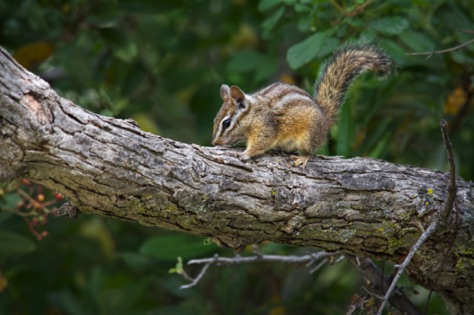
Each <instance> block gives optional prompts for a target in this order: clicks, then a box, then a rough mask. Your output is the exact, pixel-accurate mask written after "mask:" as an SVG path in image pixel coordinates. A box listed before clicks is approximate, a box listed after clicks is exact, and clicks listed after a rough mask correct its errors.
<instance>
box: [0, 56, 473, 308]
mask: <svg viewBox="0 0 474 315" xmlns="http://www.w3.org/2000/svg"><path fill="white" fill-rule="evenodd" d="M0 152H1V154H0V182H5V181H7V180H11V179H14V178H17V177H20V176H22V177H26V178H28V179H31V180H33V181H35V182H36V183H39V184H41V185H44V186H46V187H48V188H50V189H52V190H54V191H58V192H60V193H62V194H63V195H64V196H65V197H66V198H67V199H69V200H70V202H71V203H72V204H74V205H75V206H77V208H78V209H80V211H82V212H85V213H91V214H99V215H103V216H109V217H117V218H120V219H124V220H129V221H136V222H138V223H140V224H143V225H147V226H158V227H162V228H166V229H172V230H178V231H183V232H186V233H191V234H195V235H200V236H206V237H210V238H212V239H213V240H214V241H216V242H217V243H219V244H222V245H225V246H229V247H232V248H241V247H242V246H245V245H247V244H253V243H258V242H261V241H264V240H268V241H273V242H278V243H285V244H294V245H299V246H315V247H319V248H322V249H325V250H328V251H341V252H344V253H350V254H355V255H359V256H365V257H370V258H375V259H386V260H391V261H393V262H397V263H400V262H401V261H403V259H404V257H405V256H406V254H407V252H408V251H409V250H410V247H411V246H412V245H413V244H414V243H415V242H416V240H417V239H418V237H419V236H420V235H421V233H422V232H423V230H424V228H426V227H427V226H428V225H429V224H430V220H431V219H432V218H433V216H436V215H437V213H438V210H439V209H442V208H443V207H444V204H445V200H446V199H447V185H448V182H449V176H448V174H446V173H443V172H439V171H432V170H427V169H421V168H414V167H409V166H403V165H395V164H391V163H387V162H384V161H379V160H373V159H367V158H353V159H342V158H340V157H322V156H318V157H313V158H312V159H311V160H310V161H309V162H308V165H307V166H306V168H305V169H301V168H296V167H293V166H292V165H291V163H290V159H289V158H288V156H287V155H283V156H282V155H276V154H275V155H272V154H268V155H266V156H264V157H261V158H258V159H256V160H254V161H252V162H247V163H244V162H241V161H240V160H239V159H238V155H237V152H236V150H235V149H224V148H207V147H201V146H197V145H189V144H184V143H178V142H175V141H172V140H169V139H165V138H162V137H159V136H155V135H152V134H149V133H146V132H143V131H141V130H140V129H139V128H138V127H137V126H136V125H135V124H134V123H132V122H129V121H126V120H120V119H113V118H108V117H103V116H100V115H96V114H93V113H90V112H88V111H86V110H84V109H82V108H80V107H78V106H76V105H74V104H73V103H72V102H70V101H68V100H66V99H63V98H61V97H59V96H58V95H57V94H56V93H55V92H54V91H53V90H51V88H50V87H49V85H48V84H47V83H46V82H44V81H43V80H41V79H40V78H38V77H37V76H35V75H33V74H31V73H29V72H27V71H26V70H25V69H23V68H22V67H21V66H20V65H18V64H17V63H16V62H15V61H14V60H13V59H12V58H11V57H10V56H9V55H8V53H6V52H5V51H4V50H1V49H0ZM457 186H458V191H457V198H456V203H455V209H453V210H452V213H451V216H450V218H449V222H445V223H446V224H445V225H443V226H442V227H441V228H440V229H438V231H437V232H436V233H435V234H434V235H433V236H432V237H431V238H429V239H428V241H426V242H425V244H424V245H423V246H422V247H421V248H420V250H419V251H418V253H417V254H416V255H415V257H414V259H413V261H412V263H411V264H410V266H409V267H408V270H407V271H408V273H409V276H410V278H411V279H412V280H413V281H414V282H415V283H418V284H421V285H422V286H424V287H425V288H427V289H430V290H434V291H435V292H437V293H439V294H440V295H442V296H443V297H444V298H445V300H446V301H447V302H448V305H449V306H450V307H451V309H452V311H453V312H454V313H456V314H471V313H474V250H473V244H474V242H473V234H474V197H473V193H474V189H473V187H472V185H471V184H470V183H468V182H466V181H464V180H462V179H457Z"/></svg>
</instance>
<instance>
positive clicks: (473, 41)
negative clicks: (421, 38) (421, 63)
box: [407, 39, 474, 58]
mask: <svg viewBox="0 0 474 315" xmlns="http://www.w3.org/2000/svg"><path fill="white" fill-rule="evenodd" d="M471 43H474V39H471V40H469V41H467V42H465V43H463V44H460V45H458V46H455V47H451V48H447V49H443V50H435V51H426V52H413V53H407V55H410V56H417V55H428V57H427V58H430V57H431V56H433V55H438V54H444V53H447V52H451V51H455V50H458V49H461V48H463V47H464V46H467V45H469V44H471Z"/></svg>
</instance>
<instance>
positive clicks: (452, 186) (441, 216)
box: [377, 120, 457, 315]
mask: <svg viewBox="0 0 474 315" xmlns="http://www.w3.org/2000/svg"><path fill="white" fill-rule="evenodd" d="M446 126H447V123H446V121H445V120H441V121H440V128H441V134H442V135H443V141H444V145H445V147H446V152H447V155H448V162H449V173H450V176H449V186H448V196H447V199H446V203H445V206H444V209H442V210H440V212H439V213H438V215H436V216H435V217H434V218H433V221H432V222H431V224H430V225H429V226H428V228H427V229H426V230H425V231H424V232H423V234H421V236H420V238H419V239H418V241H417V242H416V243H415V245H413V247H412V248H411V249H410V251H409V252H408V255H407V257H405V260H404V261H403V263H402V264H401V265H399V266H398V271H397V273H396V274H395V277H394V278H393V280H392V283H391V284H390V287H389V288H388V290H387V292H386V293H385V297H384V299H383V300H382V304H381V305H380V308H379V310H378V312H377V315H381V314H382V311H383V309H384V308H385V305H386V304H387V302H388V299H389V298H390V295H391V294H392V292H393V290H394V289H395V285H396V284H397V281H398V279H399V278H400V276H401V275H402V273H403V272H404V271H405V270H406V268H407V267H408V265H409V264H410V261H411V259H412V258H413V256H414V255H415V253H416V252H417V251H418V249H419V248H420V247H421V245H423V243H424V242H425V241H426V240H427V239H428V237H430V236H431V235H432V234H433V233H434V232H435V231H436V229H437V228H438V225H439V223H440V221H441V220H442V222H446V221H447V219H448V217H449V215H450V213H451V211H452V210H453V205H454V201H455V200H456V193H457V189H456V165H455V163H454V159H453V151H452V145H451V141H450V140H449V137H448V132H447V129H446Z"/></svg>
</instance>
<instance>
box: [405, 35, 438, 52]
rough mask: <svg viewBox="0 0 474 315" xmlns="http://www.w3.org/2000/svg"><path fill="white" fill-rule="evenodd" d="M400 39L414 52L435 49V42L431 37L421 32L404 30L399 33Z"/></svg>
mask: <svg viewBox="0 0 474 315" xmlns="http://www.w3.org/2000/svg"><path fill="white" fill-rule="evenodd" d="M400 39H401V40H402V42H403V43H405V45H407V46H408V47H410V48H411V49H412V50H413V51H414V52H420V51H433V50H435V44H434V43H433V41H432V40H431V38H430V37H428V36H427V35H426V34H424V33H421V32H417V31H413V30H406V31H405V32H403V33H402V34H401V35H400Z"/></svg>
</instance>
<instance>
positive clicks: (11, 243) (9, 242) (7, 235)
mask: <svg viewBox="0 0 474 315" xmlns="http://www.w3.org/2000/svg"><path fill="white" fill-rule="evenodd" d="M35 249H36V244H35V243H34V242H33V241H32V240H30V239H29V238H26V237H24V236H23V235H20V234H16V233H13V232H9V231H0V256H1V257H6V256H12V255H20V254H26V253H29V252H32V251H34V250H35Z"/></svg>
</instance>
